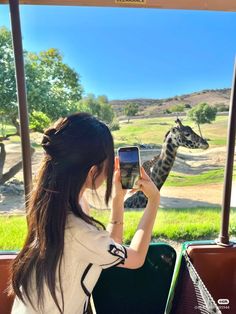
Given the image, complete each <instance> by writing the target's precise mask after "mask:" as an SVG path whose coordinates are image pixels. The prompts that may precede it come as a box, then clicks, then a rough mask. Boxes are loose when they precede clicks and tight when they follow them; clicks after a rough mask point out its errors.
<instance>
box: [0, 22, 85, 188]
mask: <svg viewBox="0 0 236 314" xmlns="http://www.w3.org/2000/svg"><path fill="white" fill-rule="evenodd" d="M24 58H25V74H26V88H27V99H28V110H29V115H30V116H31V114H32V113H33V112H34V111H37V112H41V113H44V114H46V116H47V117H48V118H49V119H51V120H55V119H57V118H58V117H59V116H64V115H68V114H70V113H73V112H76V111H77V102H78V101H79V100H80V99H81V95H82V92H83V89H82V86H81V84H80V77H79V75H78V74H77V73H76V72H75V71H74V70H73V69H71V68H70V67H69V66H68V65H67V64H65V63H64V62H63V58H62V55H61V54H60V52H59V51H58V50H57V49H54V48H51V49H48V50H47V51H42V52H40V53H39V54H35V53H30V52H27V51H25V52H24ZM0 114H1V115H2V116H4V120H5V121H10V122H11V123H12V124H13V125H14V126H15V127H16V134H17V135H19V134H20V133H19V121H18V107H17V97H16V84H15V69H14V57H13V49H12V39H11V32H10V31H9V30H8V29H7V28H5V27H2V28H0ZM37 118H38V120H39V116H38V117H37ZM41 118H42V115H41ZM43 119H44V123H45V116H44V118H43ZM4 120H2V122H3V121H4ZM46 120H47V119H46ZM46 123H47V122H46ZM41 124H42V121H41ZM10 135H12V134H6V135H5V136H3V138H0V184H3V183H4V182H6V181H7V180H9V179H10V178H11V177H12V176H14V175H15V174H16V173H17V172H18V171H19V170H20V169H21V168H22V162H21V161H19V162H18V163H17V164H15V165H13V166H12V167H11V169H9V171H7V172H6V173H4V174H3V167H4V163H5V159H6V150H5V145H4V143H3V142H1V141H2V140H3V139H5V138H7V137H9V136H10ZM32 153H33V149H32Z"/></svg>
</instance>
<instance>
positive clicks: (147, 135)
mask: <svg viewBox="0 0 236 314" xmlns="http://www.w3.org/2000/svg"><path fill="white" fill-rule="evenodd" d="M174 121H175V117H160V118H153V119H152V118H145V119H134V120H131V121H130V123H127V122H124V121H123V122H121V123H120V130H118V131H114V132H112V133H113V136H114V140H115V147H118V146H121V145H133V144H139V143H145V144H155V145H161V144H162V143H163V140H164V137H165V134H166V132H167V131H168V130H169V129H170V128H171V127H173V126H175V122H174ZM227 121H228V117H227V116H217V117H216V121H214V122H213V123H211V124H203V125H201V130H202V134H203V136H204V137H205V138H207V139H208V140H209V144H210V147H214V146H223V145H225V144H226V137H227V136H226V134H227ZM183 123H184V124H185V125H189V126H191V127H192V128H193V129H194V131H195V132H197V133H199V132H198V128H197V127H196V125H195V124H194V123H193V122H191V121H190V120H188V119H187V118H186V117H184V120H183ZM14 132H15V128H14V127H13V126H11V125H7V127H6V133H14ZM32 134H33V133H32ZM32 134H31V138H33V135H32ZM0 136H1V130H0ZM8 142H11V143H19V142H20V139H19V137H18V136H13V137H11V138H10V141H8ZM33 142H34V139H32V143H33ZM34 146H36V147H37V146H38V145H34Z"/></svg>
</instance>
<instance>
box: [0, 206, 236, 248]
mask: <svg viewBox="0 0 236 314" xmlns="http://www.w3.org/2000/svg"><path fill="white" fill-rule="evenodd" d="M109 213H110V212H109V211H94V212H93V216H94V217H95V218H97V219H98V220H100V221H101V222H103V223H104V224H107V222H108V220H109ZM141 215H142V212H140V211H138V212H137V211H127V212H125V225H124V228H125V232H124V242H125V243H127V244H128V243H129V242H130V240H131V239H132V236H133V234H134V232H135V230H136V227H137V225H138V222H139V220H140V218H141ZM230 221H231V225H230V233H231V235H233V236H236V210H232V211H231V219H230ZM219 228H220V209H219V208H184V209H166V210H163V209H159V211H158V215H157V219H156V223H155V226H154V230H153V237H154V240H158V239H159V238H161V239H167V240H168V239H170V240H176V241H185V240H197V239H214V238H216V237H217V236H218V233H219ZM25 235H26V220H25V217H23V216H21V217H14V216H0V250H13V249H14V250H15V249H20V248H21V247H22V245H23V242H24V238H25Z"/></svg>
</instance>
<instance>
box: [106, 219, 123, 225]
mask: <svg viewBox="0 0 236 314" xmlns="http://www.w3.org/2000/svg"><path fill="white" fill-rule="evenodd" d="M109 223H110V224H113V225H123V224H124V223H123V221H118V220H111V221H109Z"/></svg>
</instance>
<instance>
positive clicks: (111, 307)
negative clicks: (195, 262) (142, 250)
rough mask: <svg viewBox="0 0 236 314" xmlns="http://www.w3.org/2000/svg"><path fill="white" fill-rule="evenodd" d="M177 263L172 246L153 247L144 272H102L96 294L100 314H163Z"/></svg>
mask: <svg viewBox="0 0 236 314" xmlns="http://www.w3.org/2000/svg"><path fill="white" fill-rule="evenodd" d="M175 261H176V252H175V250H174V249H173V248H172V247H171V246H169V245H167V244H163V243H152V244H150V246H149V250H148V253H147V257H146V260H145V263H144V265H143V266H142V267H141V268H139V269H135V270H131V269H124V268H120V267H112V268H109V269H106V270H103V271H102V274H101V276H100V278H99V280H98V282H97V284H96V286H95V288H94V290H93V301H94V305H95V308H96V312H97V314H121V313H122V314H134V313H135V314H147V313H148V314H160V313H164V309H165V305H166V300H167V296H168V292H169V288H170V283H171V279H172V275H173V270H174V267H175Z"/></svg>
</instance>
